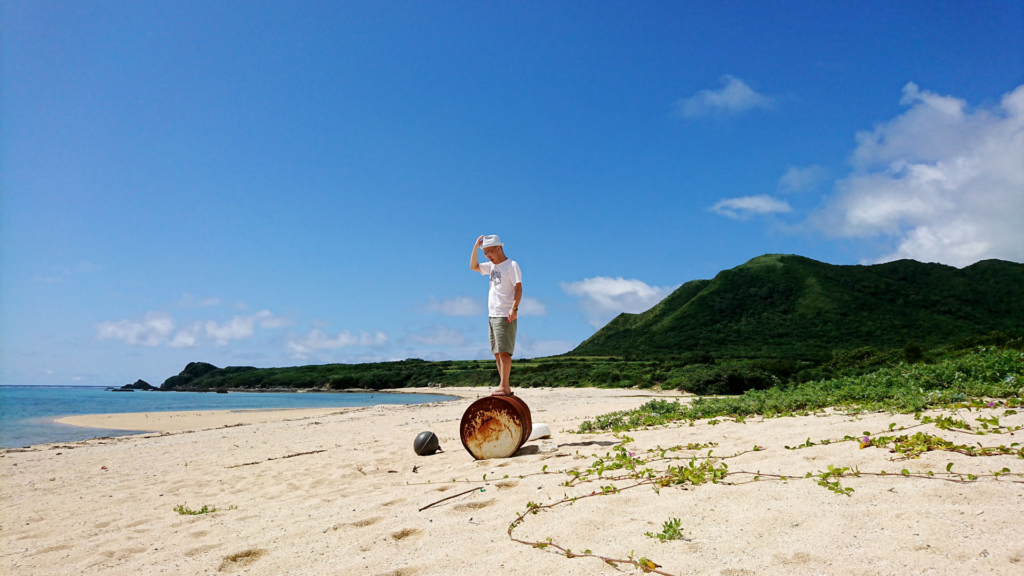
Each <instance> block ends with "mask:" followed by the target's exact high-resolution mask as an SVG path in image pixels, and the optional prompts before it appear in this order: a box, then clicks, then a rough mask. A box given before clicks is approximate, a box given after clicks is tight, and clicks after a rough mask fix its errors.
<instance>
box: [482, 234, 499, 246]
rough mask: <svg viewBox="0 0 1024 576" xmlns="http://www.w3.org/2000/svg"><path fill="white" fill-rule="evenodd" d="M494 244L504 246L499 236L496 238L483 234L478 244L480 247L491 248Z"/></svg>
mask: <svg viewBox="0 0 1024 576" xmlns="http://www.w3.org/2000/svg"><path fill="white" fill-rule="evenodd" d="M494 246H504V244H502V243H501V238H498V237H497V236H484V241H483V243H482V244H480V247H481V248H492V247H494Z"/></svg>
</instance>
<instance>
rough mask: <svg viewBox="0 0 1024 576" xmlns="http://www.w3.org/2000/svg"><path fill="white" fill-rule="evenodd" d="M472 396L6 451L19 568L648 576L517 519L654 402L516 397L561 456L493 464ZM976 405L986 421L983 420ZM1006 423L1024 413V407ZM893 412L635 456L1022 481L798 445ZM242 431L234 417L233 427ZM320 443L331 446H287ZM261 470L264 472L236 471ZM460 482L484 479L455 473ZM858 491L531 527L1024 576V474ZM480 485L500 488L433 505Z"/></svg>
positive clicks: (847, 570) (676, 437)
mask: <svg viewBox="0 0 1024 576" xmlns="http://www.w3.org/2000/svg"><path fill="white" fill-rule="evenodd" d="M421 391H422V390H421ZM432 391H436V390H432ZM444 392H446V393H449V392H451V390H449V389H445V390H444ZM455 392H456V393H457V394H458V395H460V396H464V397H466V399H463V400H458V401H453V402H442V403H434V404H426V405H418V406H381V407H371V408H360V409H348V410H337V409H334V410H326V411H318V412H317V413H310V414H300V412H303V411H282V412H277V411H272V412H260V413H253V414H259V417H260V418H273V419H275V420H276V421H261V422H260V423H246V422H245V421H240V420H238V417H239V413H230V416H228V415H224V414H221V415H208V414H200V415H199V416H187V417H186V416H181V417H174V418H172V417H171V416H169V415H165V416H163V417H162V418H163V420H162V421H163V424H161V426H166V428H161V429H162V430H181V429H182V428H183V427H184V428H188V429H189V430H193V429H201V428H206V429H205V430H198V431H195V432H165V433H162V434H143V435H138V436H127V437H120V438H114V439H102V440H93V441H86V442H79V443H72V444H59V445H44V446H38V447H36V449H35V450H33V451H6V452H4V453H3V454H2V456H0V501H2V502H3V508H2V510H3V512H2V516H0V522H2V526H0V573H3V574H83V573H84V574H132V575H135V574H158V573H161V572H163V573H166V574H214V573H218V572H222V573H247V574H368V575H375V574H382V575H383V574H388V575H406V576H409V575H427V574H488V573H493V574H523V575H527V574H601V573H604V574H619V573H622V574H629V573H638V572H636V571H635V570H634V569H631V568H628V567H622V568H621V569H619V570H616V569H615V568H612V567H611V566H608V565H606V564H604V563H603V562H601V561H599V560H596V559H592V558H574V559H570V558H566V557H565V556H564V555H559V554H555V553H552V552H551V551H550V549H549V550H539V549H534V548H531V547H528V546H524V545H521V544H517V543H514V542H511V541H509V539H508V537H507V535H506V530H507V529H508V526H509V523H510V522H511V521H513V520H514V519H515V518H516V513H517V512H522V511H524V510H525V505H526V503H527V502H528V501H534V502H551V501H553V500H558V499H561V498H562V497H563V494H570V495H582V494H586V493H589V492H590V491H591V490H593V489H596V488H598V484H604V483H595V484H585V485H582V486H579V487H576V488H566V487H564V486H562V485H561V484H562V483H563V482H564V481H565V480H566V475H565V474H561V473H551V474H546V475H540V476H527V477H525V478H522V479H520V478H519V476H520V475H526V474H534V473H537V472H540V471H541V468H542V467H543V466H545V465H546V466H548V472H552V471H557V470H563V469H571V468H577V467H579V468H585V467H586V466H587V465H589V464H590V463H591V462H592V461H593V458H592V457H590V455H591V454H593V453H600V454H604V453H605V452H607V451H609V450H611V447H612V446H613V445H614V444H615V443H616V442H617V441H618V440H617V439H616V438H615V437H614V436H613V435H611V434H596V435H575V434H569V433H567V432H566V431H567V430H570V429H574V428H575V427H576V426H577V425H578V424H579V422H580V421H581V420H583V419H584V418H587V417H591V416H594V415H597V414H601V413H604V412H608V411H611V410H614V409H620V408H631V407H635V406H638V405H639V404H641V403H643V402H645V401H647V400H648V399H649V397H645V396H643V395H641V394H642V393H639V392H636V391H622V390H617V391H612V390H593V389H556V390H519V391H517V392H518V393H519V394H520V395H522V396H523V398H524V399H526V401H527V402H528V403H529V404H530V407H531V408H532V410H533V413H534V419H535V420H537V421H539V422H545V423H547V424H549V425H550V426H551V429H552V431H553V440H554V441H555V442H556V443H557V444H559V445H560V449H559V451H558V452H557V453H553V454H546V453H533V454H526V455H521V456H517V457H514V458H509V459H505V460H492V461H481V462H477V461H474V460H472V458H471V457H470V456H469V455H468V454H467V453H466V452H465V450H463V449H462V446H461V445H460V443H459V441H458V438H457V434H458V423H459V419H460V418H461V416H462V412H463V410H464V409H465V408H466V406H468V404H469V402H470V399H471V398H475V397H476V396H478V395H480V394H483V393H485V391H484V390H483V389H457V390H455ZM666 396H675V395H671V394H666ZM995 413H996V414H1001V411H996V412H995ZM188 414H196V413H195V412H190V413H188ZM965 416H967V418H968V420H971V421H973V418H974V417H975V416H976V413H972V414H970V415H965ZM139 417H141V418H142V419H143V420H147V418H146V417H145V416H139ZM133 418H135V416H133ZM148 419H149V420H153V419H154V414H150V415H149V418H148ZM156 420H160V418H156ZM1002 421H1003V423H1013V424H1024V415H1015V416H1010V417H1004V418H1003V419H1002ZM93 422H94V424H95V425H97V426H103V427H123V426H125V425H126V424H124V423H119V424H118V425H116V426H114V425H112V424H111V423H109V422H106V421H95V420H94V421H93ZM133 422H135V421H134V420H133ZM890 422H896V423H897V424H899V425H909V424H912V423H914V420H913V418H912V417H910V416H892V415H888V414H869V415H865V416H862V417H860V418H859V419H853V418H851V417H847V416H842V415H832V416H828V417H801V418H779V419H772V420H765V421H760V419H756V418H751V419H748V420H747V423H746V424H740V423H735V422H732V421H724V422H722V423H720V424H718V425H714V426H712V425H709V424H708V423H707V422H701V423H698V424H697V425H695V426H693V427H689V426H681V427H669V428H664V429H658V430H646V431H636V432H632V433H630V436H632V437H633V438H635V439H636V441H635V443H634V444H632V445H631V448H632V449H633V450H634V451H643V450H645V449H647V448H651V447H654V446H656V445H661V446H670V445H675V444H686V443H689V442H709V441H713V442H717V443H718V446H717V447H716V448H715V449H714V450H715V453H716V454H731V453H735V452H737V451H740V450H746V449H749V448H751V447H752V446H753V445H755V444H758V445H761V446H764V447H765V448H766V450H764V451H760V452H754V453H748V454H744V455H742V456H740V457H738V458H735V459H732V460H729V461H728V463H729V466H730V469H732V470H751V471H756V470H759V471H761V472H762V473H772V472H776V473H785V474H791V475H794V476H798V475H802V474H803V473H805V472H815V471H818V470H822V469H825V468H827V466H828V465H829V464H835V465H843V466H859V467H860V469H861V470H862V471H877V470H881V469H885V470H889V471H898V470H900V469H902V468H907V469H909V470H910V471H911V472H916V471H924V470H935V471H944V469H945V466H946V463H947V462H953V463H954V465H955V470H958V471H961V472H964V473H968V472H973V473H986V472H988V471H989V470H999V469H1001V468H1003V467H1007V468H1009V469H1010V470H1012V471H1013V472H1015V473H1024V461H1022V460H1020V459H1017V458H1015V457H1012V456H998V457H985V458H980V457H979V458H970V457H967V456H964V455H960V454H951V453H947V452H929V453H927V454H924V455H923V456H922V457H921V458H920V459H919V460H910V461H905V462H892V461H890V460H889V458H890V457H892V456H893V455H892V454H890V453H889V452H887V451H885V450H882V449H875V448H867V449H864V450H858V446H857V444H855V443H850V442H846V443H838V444H831V445H827V446H816V447H813V448H810V449H805V450H797V451H792V450H785V449H784V448H783V446H784V445H790V446H793V445H796V444H799V443H802V442H803V441H804V440H805V439H807V438H808V437H810V438H811V439H812V440H814V441H817V440H819V439H821V438H836V437H840V438H841V437H842V436H843V435H846V434H851V435H854V434H860V433H861V432H862V431H873V432H874V431H880V430H883V429H885V428H886V427H887V426H888V424H889V423H890ZM179 423H182V424H179ZM239 423H241V424H243V425H241V426H235V424H239ZM133 425H135V424H133ZM225 425H227V426H230V427H223V428H220V427H218V426H225ZM138 426H139V427H140V428H142V429H149V430H155V429H156V427H150V426H142V425H141V424H138ZM427 429H429V430H433V431H434V432H436V433H437V434H438V436H439V437H440V438H441V441H442V446H443V447H444V448H445V450H446V452H444V453H441V454H438V455H435V456H430V457H418V456H416V455H415V454H414V453H413V451H412V440H413V438H414V437H415V435H416V434H417V433H418V432H420V431H422V430H427ZM918 430H924V431H927V432H930V433H937V434H939V435H941V436H943V437H946V438H950V439H956V440H957V441H958V442H964V443H967V442H975V441H981V442H982V443H983V444H985V445H998V444H1007V445H1009V444H1010V443H1011V442H1016V441H1019V440H1020V439H1022V438H1024V431H1022V432H1017V433H1016V434H1015V435H1014V436H1013V437H1010V436H1009V435H1001V436H992V435H990V436H968V435H963V434H959V435H958V434H954V433H951V432H948V431H938V430H937V429H935V428H934V427H932V426H927V427H923V428H920V429H918ZM528 446H529V445H528ZM317 450H323V451H322V452H317V453H313V454H306V455H302V456H296V457H293V458H281V457H282V456H287V455H290V454H297V453H303V452H313V451H317ZM577 452H579V455H585V456H586V457H585V458H584V457H578V455H577ZM271 458H274V460H268V459H271ZM253 462H258V463H257V464H252V465H246V466H238V465H240V464H248V463H253ZM414 466H417V467H418V468H417V471H416V472H415V473H414V472H413V467H414ZM103 467H106V470H104V469H103ZM391 471H394V472H391ZM484 474H487V482H486V483H484V482H483V481H482V477H483V475H484ZM505 475H508V478H507V479H506V478H504V476H505ZM452 479H456V480H466V479H469V480H472V481H480V482H478V483H476V484H466V483H455V484H451V483H446V482H448V481H450V480H452ZM427 481H430V482H431V483H430V484H429V485H428V484H426V482H427ZM844 485H847V486H850V487H852V488H855V489H856V492H855V493H854V494H853V496H852V497H846V496H837V495H835V494H833V493H831V492H829V491H827V490H825V489H824V488H822V487H820V486H818V485H817V484H815V483H814V482H813V481H811V480H790V481H789V482H787V483H780V482H763V481H762V482H758V483H753V484H745V485H740V486H726V485H712V484H707V485H701V486H697V487H690V488H689V489H686V490H683V489H679V488H671V487H669V488H663V489H662V490H661V492H660V495H659V494H656V493H655V492H654V491H653V490H651V489H650V488H649V487H640V488H635V489H632V490H628V491H625V492H622V493H619V494H614V495H611V496H601V497H595V498H588V499H585V500H580V501H578V502H576V503H575V504H573V505H572V506H565V507H560V508H556V509H554V510H550V511H545V512H542V513H540V514H537V515H531V516H529V517H528V520H527V521H526V523H525V524H523V525H522V526H521V527H520V528H519V529H517V531H516V535H517V537H520V538H523V539H529V540H543V539H545V538H547V537H551V538H553V539H554V540H555V541H556V542H559V543H562V544H563V545H565V546H568V547H569V548H571V549H573V550H574V551H583V550H584V549H592V550H593V551H594V552H595V553H599V554H603V555H606V556H611V557H616V558H623V557H625V556H627V555H628V554H629V553H630V551H635V554H636V556H637V557H639V556H646V557H648V558H651V559H653V560H654V561H656V562H657V563H658V564H661V565H663V568H662V570H665V571H667V572H671V573H675V574H722V575H741V574H778V573H782V572H785V573H790V574H916V573H928V574H964V573H976V574H1022V573H1024V544H1022V542H1024V540H1022V538H1021V528H1022V526H1024V523H1022V520H1021V518H1024V514H1022V513H1024V484H1013V483H1009V482H992V481H986V482H978V483H975V484H972V485H960V484H952V483H948V482H942V481H934V480H931V481H929V480H921V479H914V478H910V479H908V478H903V477H892V478H876V477H862V478H858V479H849V480H844ZM472 487H482V488H484V491H483V492H480V491H476V492H472V493H470V494H467V495H464V496H461V497H458V498H454V499H452V500H450V501H448V502H445V503H442V504H440V505H437V506H435V507H433V508H430V509H428V510H424V511H423V512H418V511H417V510H418V509H419V508H421V507H423V506H425V505H427V504H430V503H432V502H435V501H437V500H439V499H441V498H443V497H445V496H446V495H452V494H458V493H459V492H462V491H464V490H467V489H469V488H472ZM183 503H187V505H188V506H189V507H190V508H199V507H201V506H202V505H204V504H206V505H210V506H216V507H217V508H220V509H221V511H218V512H216V513H214V514H207V515H201V516H181V515H179V514H177V513H175V512H174V511H173V508H174V506H175V505H178V504H183ZM231 506H235V507H236V508H235V509H230V510H229V509H228V508H229V507H231ZM670 517H676V518H680V519H681V520H682V527H683V533H684V535H685V536H686V537H687V538H689V539H690V541H673V542H667V543H664V544H662V543H659V542H657V541H656V540H652V539H650V538H647V537H645V536H644V532H647V531H653V532H657V531H658V530H660V528H661V524H662V522H664V521H665V520H667V519H668V518H670Z"/></svg>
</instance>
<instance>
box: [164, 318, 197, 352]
mask: <svg viewBox="0 0 1024 576" xmlns="http://www.w3.org/2000/svg"><path fill="white" fill-rule="evenodd" d="M202 327H203V325H202V324H201V323H199V322H196V323H195V324H193V325H192V326H191V327H189V328H184V329H182V330H178V332H177V334H175V335H174V339H172V340H171V341H170V343H168V344H167V345H168V346H170V347H171V348H195V347H196V346H197V339H198V336H199V332H200V331H201V330H202Z"/></svg>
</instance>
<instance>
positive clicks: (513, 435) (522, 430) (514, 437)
mask: <svg viewBox="0 0 1024 576" xmlns="http://www.w3.org/2000/svg"><path fill="white" fill-rule="evenodd" d="M532 431H533V419H532V418H531V416H530V407H529V406H527V405H526V402H523V400H522V399H521V398H519V397H518V396H487V397H485V398H480V399H479V400H477V401H476V402H473V403H472V404H470V405H469V408H466V412H465V413H464V414H463V415H462V423H461V424H459V437H461V438H462V445H463V446H465V447H466V451H467V452H469V453H470V454H471V455H472V456H473V458H476V459H477V460H486V459H488V458H508V457H509V456H511V455H513V454H515V453H516V450H519V448H520V447H521V446H522V445H523V444H525V443H526V441H527V440H528V439H529V438H530V433H531V432H532Z"/></svg>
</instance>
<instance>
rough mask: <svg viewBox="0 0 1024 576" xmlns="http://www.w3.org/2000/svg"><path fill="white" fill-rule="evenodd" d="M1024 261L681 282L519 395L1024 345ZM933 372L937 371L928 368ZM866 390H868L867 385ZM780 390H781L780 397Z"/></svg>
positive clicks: (260, 379) (515, 370)
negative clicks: (540, 389)
mask: <svg viewBox="0 0 1024 576" xmlns="http://www.w3.org/2000/svg"><path fill="white" fill-rule="evenodd" d="M1022 302H1024V265H1022V264H1016V263H1012V262H1005V261H1000V260H986V261H983V262H978V263H977V264H974V265H972V266H968V267H966V268H963V269H957V268H952V267H949V266H944V265H940V264H924V263H921V262H915V261H912V260H901V261H897V262H890V263H886V264H877V265H872V266H834V265H831V264H825V263H822V262H817V261H815V260H811V259H809V258H804V257H801V256H791V255H777V254H768V255H764V256H759V257H757V258H754V259H753V260H750V261H749V262H746V263H744V264H742V265H740V266H737V267H736V268H733V269H731V270H725V271H723V272H720V273H719V274H718V275H716V276H715V277H714V278H713V279H711V280H695V281H692V282H688V283H686V284H683V285H682V286H680V287H679V288H678V289H677V290H676V291H675V292H674V293H672V294H671V295H670V296H668V297H667V298H665V299H664V300H663V301H662V302H661V303H659V304H658V305H656V306H654V307H653V308H651V309H650V310H648V311H647V312H644V313H642V314H621V315H619V316H618V317H617V318H615V319H614V320H612V321H611V322H610V323H609V324H608V325H607V326H605V327H604V328H602V329H600V330H598V331H597V333H595V334H594V335H593V336H592V337H591V338H589V339H587V340H586V341H585V342H583V343H582V344H580V346H579V347H577V348H576V349H575V350H573V351H571V352H569V353H567V354H564V355H561V356H554V357H548V358H536V359H528V360H516V361H514V362H513V367H512V381H513V382H514V384H515V385H516V386H520V387H525V388H530V387H559V386H596V387H610V388H633V387H636V388H640V389H646V388H654V389H663V390H664V389H672V390H682V391H685V392H690V393H694V394H698V395H701V396H708V395H735V394H742V393H744V392H747V391H765V393H766V394H768V395H769V396H771V395H772V394H779V393H782V392H786V393H787V394H790V395H792V394H796V393H797V392H794V391H793V389H794V387H796V389H799V390H803V391H806V390H807V389H808V388H806V387H801V385H803V384H806V383H811V382H817V383H819V384H816V386H820V383H821V382H834V383H835V385H836V386H846V385H851V383H852V382H853V380H851V379H856V378H858V377H861V376H865V375H868V374H872V373H875V372H877V371H879V370H895V369H897V367H898V366H900V365H903V364H906V365H909V366H919V365H920V366H931V365H934V364H936V363H939V362H942V361H944V360H945V359H947V358H948V357H949V356H950V355H951V354H953V353H954V352H957V351H958V350H960V351H962V350H967V349H971V348H975V347H978V346H996V347H1006V346H1011V347H1012V346H1019V344H1010V343H1012V342H1019V341H1020V340H1021V338H1022V337H1024V306H1021V303H1022ZM919 369H922V370H923V368H919ZM497 383H498V374H497V371H496V370H495V367H494V362H493V361H491V360H447V361H439V362H428V361H424V360H419V359H408V360H402V361H397V362H376V363H365V364H324V365H311V366H295V367H287V368H254V367H251V366H229V367H225V368H218V367H216V366H213V365H212V364H208V363H204V362H193V363H190V364H189V365H188V366H186V367H185V369H184V370H183V371H182V372H181V373H180V374H177V375H175V376H171V377H170V378H168V379H167V380H166V381H165V382H164V383H163V385H161V386H160V389H161V390H198V391H213V390H221V391H223V390H228V389H247V390H303V389H305V390H314V389H315V390H324V391H329V390H335V391H341V390H382V389H387V388H405V387H413V386H428V385H440V386H494V385H496V384H497ZM854 387H856V386H854ZM767 391H772V392H771V393H768V392H767Z"/></svg>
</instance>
